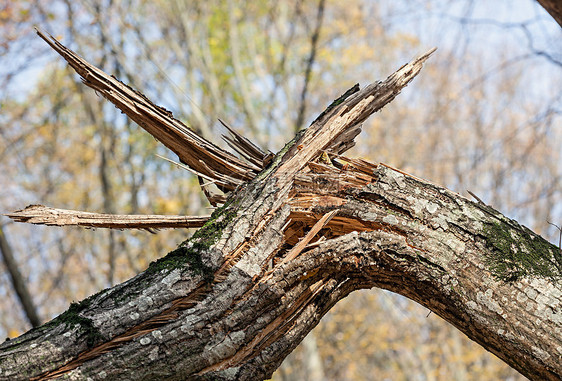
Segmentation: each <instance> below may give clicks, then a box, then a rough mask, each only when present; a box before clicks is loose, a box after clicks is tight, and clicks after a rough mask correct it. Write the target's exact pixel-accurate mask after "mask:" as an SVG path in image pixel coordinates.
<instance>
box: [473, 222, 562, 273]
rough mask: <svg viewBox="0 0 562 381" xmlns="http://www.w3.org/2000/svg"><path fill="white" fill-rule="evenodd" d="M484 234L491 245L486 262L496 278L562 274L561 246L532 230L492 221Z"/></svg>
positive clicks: (486, 226)
mask: <svg viewBox="0 0 562 381" xmlns="http://www.w3.org/2000/svg"><path fill="white" fill-rule="evenodd" d="M483 236H484V239H485V240H486V244H487V246H488V248H489V250H488V253H487V258H486V262H487V263H488V265H489V268H490V270H491V272H492V274H494V276H495V277H496V278H498V279H501V280H503V281H505V282H512V281H516V280H518V279H520V278H522V277H525V276H539V277H546V278H550V279H553V280H559V279H560V278H561V277H562V254H561V253H560V249H559V248H558V247H556V246H554V245H553V244H551V243H549V242H548V241H546V240H545V239H543V238H542V237H540V236H538V235H536V234H535V233H533V232H531V231H530V230H529V229H527V228H525V227H521V226H519V225H518V224H517V227H513V226H511V225H510V224H508V223H506V222H503V221H497V222H493V223H491V222H488V223H485V224H484V230H483Z"/></svg>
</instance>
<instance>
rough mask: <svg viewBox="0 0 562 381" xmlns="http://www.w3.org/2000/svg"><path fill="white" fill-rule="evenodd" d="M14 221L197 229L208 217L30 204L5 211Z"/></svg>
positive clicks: (135, 227)
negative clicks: (114, 211) (97, 211)
mask: <svg viewBox="0 0 562 381" xmlns="http://www.w3.org/2000/svg"><path fill="white" fill-rule="evenodd" d="M5 216H7V217H10V218H11V219H13V220H14V221H17V222H27V223H30V224H37V225H50V226H84V227H91V228H111V229H174V228H200V227H201V226H203V225H204V224H205V222H207V221H208V220H209V218H210V216H163V215H145V214H141V215H134V214H129V215H123V214H105V213H91V212H80V211H77V210H68V209H56V208H50V207H47V206H43V205H29V206H27V207H26V208H25V209H23V210H17V211H15V212H12V213H8V214H5Z"/></svg>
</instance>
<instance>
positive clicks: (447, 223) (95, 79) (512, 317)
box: [0, 34, 562, 380]
mask: <svg viewBox="0 0 562 381" xmlns="http://www.w3.org/2000/svg"><path fill="white" fill-rule="evenodd" d="M41 35H42V34H41ZM42 37H43V38H45V40H46V41H48V42H49V43H50V44H51V46H53V48H54V49H55V50H57V51H58V52H59V53H60V54H61V55H62V56H63V57H64V58H65V59H66V60H67V61H68V62H69V64H70V65H71V66H73V67H74V68H75V69H76V70H77V72H78V73H79V74H80V75H81V76H82V77H83V80H84V82H85V83H86V84H87V85H88V86H90V87H92V88H94V89H95V90H96V91H97V92H98V93H99V94H102V95H103V96H105V97H107V98H108V99H109V100H111V101H112V102H114V104H116V106H117V107H119V108H121V109H122V110H123V111H124V112H125V113H126V114H127V115H129V116H130V117H131V118H132V119H133V120H135V121H137V122H138V123H139V125H141V127H143V128H145V129H146V130H147V131H148V132H150V133H151V134H153V135H154V136H155V137H157V138H158V139H159V140H160V141H161V142H163V143H164V144H165V145H167V146H168V147H170V148H171V149H172V150H173V151H174V152H176V153H177V154H178V156H179V157H180V160H181V161H182V162H183V163H185V164H186V165H187V166H189V167H190V168H191V169H192V170H193V171H194V172H196V173H198V174H199V175H201V176H204V177H205V178H206V179H211V180H212V181H215V182H217V183H218V185H219V188H221V190H222V191H223V192H225V195H224V196H220V197H219V196H216V195H214V196H211V197H214V200H215V201H216V202H218V201H217V200H222V201H224V205H223V206H222V207H221V208H218V209H217V210H216V211H215V212H214V213H213V215H212V216H211V217H210V219H209V221H208V222H207V223H206V224H205V225H204V226H203V227H202V228H201V229H200V230H199V231H197V232H196V233H195V234H194V236H193V237H192V238H190V239H189V240H187V241H185V242H184V243H182V244H181V245H180V246H179V247H178V249H176V250H174V251H173V252H171V253H169V254H168V255H167V256H165V257H164V258H161V259H160V260H158V261H156V262H154V263H152V264H151V265H150V267H149V268H148V269H147V270H145V271H144V272H142V273H141V274H139V275H137V276H136V277H134V278H132V279H130V280H128V281H126V282H125V283H123V284H120V285H118V286H115V287H113V288H111V289H107V290H103V291H101V292H99V293H98V294H96V295H93V296H91V297H90V298H88V299H86V300H84V301H82V302H81V303H78V304H72V305H71V307H70V309H69V310H68V311H66V312H65V313H63V314H62V315H60V316H59V317H57V318H55V319H54V320H53V321H51V322H49V323H47V324H45V325H43V326H41V327H39V328H36V329H33V330H31V331H29V332H28V333H26V334H24V335H22V336H20V337H18V338H16V339H13V340H10V341H7V342H6V343H4V344H3V345H2V346H0V372H1V373H0V379H2V380H8V379H9V380H24V379H31V380H48V379H55V378H56V379H88V380H101V379H112V380H114V379H122V380H127V379H129V380H131V379H135V380H154V379H166V380H198V379H209V380H211V379H212V380H221V379H222V380H259V379H265V378H268V377H269V376H270V375H271V374H272V373H273V371H274V370H275V369H276V368H277V367H278V366H279V365H280V364H281V362H282V360H283V359H284V358H285V357H286V356H287V355H288V354H289V353H290V352H291V351H292V350H293V349H294V348H295V347H296V346H297V345H298V343H300V342H301V340H302V339H303V338H304V337H305V336H306V334H307V333H308V332H310V330H312V328H314V327H315V326H316V324H317V323H318V322H319V321H320V319H321V317H322V316H323V315H324V314H325V313H326V312H327V311H329V310H330V308H331V307H332V306H334V305H335V304H336V303H337V302H338V301H339V300H341V299H342V298H344V297H345V296H347V295H348V294H349V293H351V292H352V291H354V290H358V289H364V288H372V287H380V288H385V289H388V290H391V291H394V292H397V293H399V294H402V295H404V296H406V297H408V298H410V299H412V300H415V301H417V302H418V303H420V304H422V305H424V306H425V307H427V308H429V309H431V310H432V311H433V312H434V313H436V314H438V315H439V316H441V317H443V318H444V319H445V320H447V321H449V322H450V323H451V324H453V325H455V326H456V327H457V328H458V329H460V330H461V331H462V332H464V333H465V334H466V335H467V336H469V337H470V338H471V339H473V340H474V341H476V342H478V343H480V344H481V345H482V346H484V347H485V348H486V349H488V350H489V351H491V352H493V353H495V354H496V355H497V356H498V357H500V358H502V359H503V360H504V361H505V362H506V363H508V364H509V365H511V366H512V367H513V368H515V369H517V370H518V371H520V372H521V373H522V374H524V375H526V376H527V377H529V378H531V379H537V380H555V379H560V378H561V376H562V369H561V367H560V364H561V361H560V360H561V356H562V335H561V334H562V287H561V286H560V283H559V279H560V275H561V274H562V271H561V270H562V254H561V253H560V250H559V249H558V248H557V247H556V246H553V245H551V244H550V243H548V242H547V241H545V240H544V239H542V238H541V237H539V236H537V235H536V234H534V233H533V232H531V231H530V230H528V229H527V228H525V227H523V226H520V225H519V224H518V223H517V222H516V221H513V220H510V219H508V218H506V217H504V216H503V215H502V214H501V213H499V212H498V211H496V210H494V209H493V208H491V207H489V206H487V205H485V204H483V203H481V202H472V201H470V200H468V199H466V198H464V197H462V196H461V195H458V194H456V193H454V192H452V191H449V190H447V189H445V188H443V187H440V186H438V185H435V184H432V183H430V182H427V181H424V180H421V179H418V178H416V177H414V176H411V175H408V174H406V173H404V172H401V171H400V170H398V169H394V168H391V167H389V166H387V165H384V164H374V163H369V162H366V161H363V160H359V159H352V158H347V157H344V156H342V153H343V152H344V151H345V150H346V149H348V148H349V147H350V146H352V145H353V139H354V137H355V136H356V135H357V134H358V133H359V131H360V125H361V123H362V122H363V121H364V120H365V119H366V118H367V117H368V116H369V115H371V114H372V113H374V112H376V111H377V110H379V109H380V108H382V107H383V106H384V105H385V104H387V103H388V102H390V101H392V99H394V97H395V96H396V95H397V94H398V93H399V92H400V90H401V89H402V88H403V87H404V86H406V85H407V84H408V83H409V82H410V81H411V80H412V79H413V78H414V77H415V76H416V75H417V74H418V72H419V71H420V70H421V67H422V64H423V62H424V61H425V60H426V59H427V58H428V57H429V55H430V54H431V52H428V53H426V54H424V55H422V56H421V57H419V58H416V59H415V60H413V61H412V62H411V63H409V64H407V65H404V66H403V67H401V68H400V69H399V70H397V71H396V72H395V73H393V74H392V75H391V76H389V77H388V78H387V79H386V80H385V81H382V82H375V83H373V84H371V85H369V86H367V87H366V88H364V89H362V90H359V88H358V86H355V87H354V88H352V89H350V90H349V91H348V92H346V93H345V94H344V95H343V96H342V97H340V98H339V99H338V100H336V101H335V102H334V103H333V104H332V105H330V107H328V109H327V110H326V111H325V112H324V113H322V114H321V115H320V116H319V117H318V119H317V120H316V121H315V122H314V123H313V124H312V125H311V126H310V127H309V128H308V129H306V130H304V131H301V132H300V133H298V134H297V136H296V137H295V139H293V140H292V141H291V142H289V143H288V144H287V145H286V146H285V148H284V149H283V150H281V151H280V152H279V153H278V154H277V155H276V156H275V157H274V158H273V159H272V160H271V158H269V159H268V158H267V157H266V156H267V155H265V154H264V153H263V152H261V151H260V150H259V149H257V147H255V146H253V145H252V144H251V143H250V142H248V141H246V140H244V139H243V138H242V137H240V136H239V135H236V134H235V133H234V137H233V138H232V139H231V140H230V141H231V143H232V145H233V146H234V147H235V148H238V151H243V152H245V153H246V155H247V156H248V157H249V158H250V159H252V160H247V161H242V160H240V159H238V158H236V157H234V156H232V155H231V154H229V153H227V152H224V151H222V150H220V149H219V148H218V147H216V146H214V145H213V144H212V143H210V142H207V141H204V139H202V138H200V137H197V136H196V135H195V134H193V133H192V132H191V131H189V130H187V128H185V126H183V125H182V124H181V122H179V121H177V120H175V119H173V117H172V116H171V114H170V113H169V112H166V111H165V110H163V109H161V108H158V107H157V106H154V105H153V104H152V103H151V102H150V101H148V100H147V99H146V98H145V97H144V96H142V94H140V93H138V92H135V91H133V90H132V89H130V88H129V87H127V86H125V85H124V84H122V83H120V82H118V81H117V80H115V79H114V78H111V77H110V76H107V75H106V74H104V73H103V72H101V71H100V70H99V69H95V68H92V67H91V66H90V65H89V64H88V63H87V62H85V61H83V60H82V59H81V58H80V57H78V56H76V55H75V54H74V53H72V52H71V51H70V50H68V49H66V48H65V47H64V46H62V45H60V43H58V42H57V41H55V40H54V39H52V38H49V37H46V36H44V35H42ZM252 147H253V148H252ZM254 148H255V149H254ZM241 154H242V152H241ZM242 156H244V154H242ZM234 167H236V168H234ZM240 169H242V170H244V172H243V173H242V172H237V171H236V170H240ZM217 197H218V198H217ZM28 212H29V210H28ZM26 218H30V216H29V213H28V215H27V216H26Z"/></svg>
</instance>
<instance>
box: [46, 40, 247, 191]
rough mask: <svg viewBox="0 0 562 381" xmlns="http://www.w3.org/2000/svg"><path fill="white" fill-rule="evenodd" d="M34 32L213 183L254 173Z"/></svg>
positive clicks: (230, 185)
mask: <svg viewBox="0 0 562 381" xmlns="http://www.w3.org/2000/svg"><path fill="white" fill-rule="evenodd" d="M37 34H38V35H39V36H40V37H41V38H42V39H43V40H45V41H46V42H47V43H48V44H49V45H50V46H51V47H52V48H53V49H54V50H55V51H56V52H57V53H59V54H60V55H61V56H62V57H63V58H64V59H65V60H66V61H67V62H68V64H69V65H70V66H71V67H72V68H73V69H74V70H75V71H76V72H77V73H78V74H79V75H80V77H82V81H83V82H84V84H86V85H87V86H89V87H91V88H92V89H94V90H95V91H96V92H97V93H98V94H101V95H103V96H104V97H105V98H107V99H108V100H109V101H110V102H111V103H113V104H114V105H115V106H116V107H117V108H119V109H120V110H121V111H123V112H124V113H125V114H127V116H128V117H129V118H131V119H132V120H133V121H135V122H136V123H137V124H138V125H139V126H141V127H142V128H144V129H145V130H146V131H147V132H148V133H150V134H151V135H152V136H154V137H155V138H156V139H157V140H158V141H160V142H161V143H162V144H164V145H165V146H166V147H168V148H169V149H170V150H172V151H173V152H174V153H175V154H176V155H178V157H179V159H180V161H181V162H182V163H184V164H186V165H187V166H189V167H190V168H192V169H193V170H195V171H197V172H201V173H202V174H204V175H207V176H210V177H213V178H214V177H216V175H217V174H220V181H218V182H217V185H218V186H220V187H222V188H223V189H224V190H225V191H226V192H228V191H232V190H234V189H235V188H236V186H237V185H238V184H239V183H240V182H241V181H248V180H251V179H252V178H253V177H254V176H255V175H256V174H257V172H256V169H255V167H254V166H251V165H249V164H247V163H245V162H244V161H242V160H240V159H238V158H237V157H236V156H234V155H232V154H230V153H228V152H226V151H224V150H223V149H221V148H219V147H218V146H216V145H214V144H213V143H211V142H209V141H207V140H206V139H204V138H202V137H201V136H199V135H197V134H196V133H195V132H193V131H192V130H190V129H189V128H188V127H187V126H186V125H185V124H183V123H182V122H180V121H179V120H177V119H175V118H174V117H173V115H172V113H171V112H170V111H168V110H166V109H164V108H162V107H159V106H157V105H155V104H154V103H152V102H151V101H150V100H149V99H148V98H147V97H146V96H144V95H143V94H142V93H140V92H139V91H137V90H134V89H133V88H131V87H130V86H128V85H126V84H124V83H123V82H121V81H119V80H118V79H116V78H115V77H113V76H110V75H108V74H106V73H104V72H103V71H102V70H100V69H98V68H96V67H95V66H93V65H91V64H89V63H88V62H87V61H86V60H84V59H83V58H82V57H80V56H78V55H77V54H76V53H74V52H73V51H72V50H70V49H68V48H67V47H65V46H64V45H62V44H61V43H60V42H59V41H57V40H56V39H55V38H54V37H53V36H51V35H46V34H44V33H43V32H41V31H40V30H37ZM202 162H204V163H205V165H202V164H201V163H202ZM217 180H218V179H217Z"/></svg>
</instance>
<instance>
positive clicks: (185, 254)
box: [145, 204, 236, 280]
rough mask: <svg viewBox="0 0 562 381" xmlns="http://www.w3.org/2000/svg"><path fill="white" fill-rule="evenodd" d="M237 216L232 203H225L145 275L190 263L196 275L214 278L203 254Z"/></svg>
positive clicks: (209, 278) (149, 268) (157, 261)
mask: <svg viewBox="0 0 562 381" xmlns="http://www.w3.org/2000/svg"><path fill="white" fill-rule="evenodd" d="M234 217H236V211H235V210H234V208H233V205H231V204H225V205H224V206H223V207H221V208H218V209H217V210H215V211H214V212H213V214H212V215H211V218H210V219H209V221H207V222H206V223H205V225H203V227H201V229H199V230H197V231H196V232H195V234H193V236H192V237H191V238H189V239H188V240H186V241H184V242H182V243H181V244H180V246H179V247H178V248H177V249H175V250H173V251H171V252H170V253H168V254H167V255H166V256H165V257H163V258H160V259H158V260H156V261H154V262H152V263H151V264H150V266H149V267H148V269H146V271H145V275H149V274H153V273H156V272H160V271H161V270H164V269H169V270H172V269H175V268H178V267H182V266H186V265H188V266H189V268H190V270H191V271H192V272H193V274H195V275H202V276H203V277H204V278H205V279H206V280H212V279H213V273H214V269H212V268H211V267H209V266H207V265H206V264H205V263H204V262H203V259H202V257H201V255H202V254H203V253H204V252H205V251H206V250H208V249H209V248H210V247H211V246H212V245H213V244H215V243H216V242H217V240H218V239H219V238H220V236H221V234H222V231H223V230H224V228H225V227H226V226H227V225H228V224H229V223H230V222H231V221H232V220H233V219H234Z"/></svg>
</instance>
